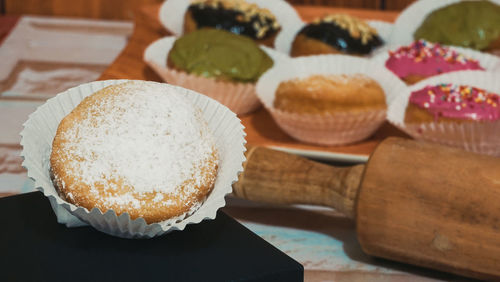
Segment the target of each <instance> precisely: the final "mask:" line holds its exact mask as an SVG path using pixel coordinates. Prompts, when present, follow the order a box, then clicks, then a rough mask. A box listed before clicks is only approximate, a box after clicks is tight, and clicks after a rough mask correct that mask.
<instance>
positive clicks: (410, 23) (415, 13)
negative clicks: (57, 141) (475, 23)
mask: <svg viewBox="0 0 500 282" xmlns="http://www.w3.org/2000/svg"><path fill="white" fill-rule="evenodd" d="M490 1H491V2H494V3H496V4H499V5H500V0H490ZM458 2H461V0H439V1H436V0H420V1H416V2H414V3H413V4H411V5H410V6H408V7H407V8H406V9H405V10H404V11H403V12H401V14H400V15H399V17H398V18H397V19H396V22H395V23H394V29H393V31H392V34H391V37H390V40H389V42H390V43H391V44H399V45H407V44H410V43H411V42H413V40H414V38H413V34H414V33H415V31H416V30H417V29H418V28H419V27H420V26H421V25H422V23H423V22H424V20H425V19H426V18H427V16H428V15H429V14H430V13H432V12H434V11H435V10H437V9H439V8H442V7H445V6H449V5H451V4H454V3H458Z"/></svg>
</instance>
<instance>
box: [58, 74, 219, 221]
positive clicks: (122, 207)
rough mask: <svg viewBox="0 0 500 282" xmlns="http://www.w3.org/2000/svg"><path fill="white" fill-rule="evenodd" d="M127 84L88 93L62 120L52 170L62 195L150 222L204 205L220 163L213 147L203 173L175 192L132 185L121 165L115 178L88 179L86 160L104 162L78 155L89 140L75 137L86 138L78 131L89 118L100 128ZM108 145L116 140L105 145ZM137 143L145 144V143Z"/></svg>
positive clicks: (92, 154) (79, 203) (201, 166)
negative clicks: (84, 172) (104, 106)
mask: <svg viewBox="0 0 500 282" xmlns="http://www.w3.org/2000/svg"><path fill="white" fill-rule="evenodd" d="M129 86H130V85H129ZM124 87H125V88H126V87H127V83H125V84H119V85H113V86H109V87H106V88H104V89H102V90H100V91H97V92H96V93H94V94H93V95H91V96H88V97H86V98H85V99H83V101H82V102H81V103H80V104H79V105H78V106H77V107H76V108H75V109H74V110H73V111H71V113H69V114H68V115H67V116H66V117H65V118H64V119H63V120H62V121H61V123H60V124H59V127H58V128H57V132H56V135H55V137H54V140H53V144H52V153H51V156H50V165H51V174H52V177H53V182H54V184H55V186H56V189H57V190H58V192H59V194H60V196H61V197H62V198H63V199H65V200H66V201H68V202H70V203H72V204H75V205H77V206H81V207H84V208H87V209H88V210H89V211H90V210H92V209H93V208H99V209H100V210H101V212H103V213H104V212H106V211H107V210H109V209H112V210H114V211H115V212H116V214H117V215H121V214H123V213H128V214H129V215H130V217H131V218H132V219H136V218H139V217H142V218H144V219H145V220H146V222H147V223H154V222H159V221H163V220H167V219H171V218H175V217H183V216H185V215H187V214H188V213H189V214H190V213H192V212H193V211H194V210H195V209H196V208H197V207H199V205H201V203H203V201H204V200H205V198H206V197H207V195H208V194H209V193H210V191H211V190H212V188H213V186H214V183H215V179H216V175H217V166H218V156H217V153H216V151H215V147H212V148H211V149H210V150H211V153H209V157H208V159H206V160H205V161H204V162H201V163H199V165H198V167H197V168H196V169H199V170H200V172H199V174H196V175H198V177H197V178H186V179H185V180H184V181H183V182H182V184H181V185H180V186H178V187H175V193H172V190H162V189H158V190H152V191H138V190H136V189H135V188H134V187H131V186H130V185H128V184H127V183H129V182H128V181H127V175H120V170H119V169H120V167H118V170H117V172H116V175H113V176H112V177H102V178H96V179H84V176H82V173H81V170H79V167H80V165H81V164H82V163H83V162H93V163H91V164H92V165H96V166H98V165H102V163H101V162H99V159H100V156H98V155H96V153H95V152H93V151H89V152H88V153H89V155H86V154H80V153H77V152H79V151H81V150H85V148H83V149H82V148H81V146H82V144H85V143H78V141H75V140H78V139H79V138H86V136H75V135H74V132H75V131H74V129H75V128H76V127H78V125H79V124H82V122H85V121H86V120H89V119H90V124H92V125H93V126H94V127H95V128H97V127H100V126H102V124H98V121H99V120H100V118H101V117H104V116H105V115H108V114H109V112H106V111H102V110H101V109H102V108H101V105H102V104H105V103H113V101H117V100H115V99H120V97H119V96H120V95H121V93H122V92H123V91H126V90H123V89H124ZM167 95H168V93H167ZM133 130H134V129H131V131H133ZM89 138H91V137H89ZM151 138H154V137H151ZM104 141H106V140H104ZM108 145H111V146H113V145H114V144H106V146H108ZM116 145H117V146H118V144H116ZM135 145H136V146H141V144H135ZM149 149H150V150H154V149H155V148H149ZM125 153H126V152H125ZM126 165H128V166H132V165H133V164H132V163H129V164H126ZM145 176H147V171H146V175H145ZM147 177H149V176H147ZM151 177H154V175H151ZM146 181H147V180H146ZM193 187H194V188H193Z"/></svg>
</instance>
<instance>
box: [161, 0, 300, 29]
mask: <svg viewBox="0 0 500 282" xmlns="http://www.w3.org/2000/svg"><path fill="white" fill-rule="evenodd" d="M245 1H246V2H248V3H255V4H257V5H258V6H259V7H260V8H265V9H268V10H269V11H270V12H271V13H272V14H273V15H274V16H275V17H276V19H277V21H278V23H279V24H280V25H281V31H280V32H279V34H280V33H282V32H287V30H288V29H289V28H290V27H294V26H296V25H297V24H300V23H302V20H301V19H300V16H299V15H298V14H297V11H295V9H294V8H293V7H292V6H291V5H290V4H288V2H286V1H284V0H272V1H269V0H245ZM190 3H191V1H190V0H167V1H165V2H163V5H161V8H160V13H159V18H160V22H161V24H162V25H163V26H164V27H165V28H166V29H168V30H169V31H170V32H172V33H173V34H174V35H182V34H183V29H184V14H186V11H187V9H188V7H189V4H190ZM279 34H278V35H279Z"/></svg>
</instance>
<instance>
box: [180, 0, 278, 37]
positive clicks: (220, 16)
mask: <svg viewBox="0 0 500 282" xmlns="http://www.w3.org/2000/svg"><path fill="white" fill-rule="evenodd" d="M188 11H189V12H191V15H192V16H193V19H194V21H195V22H196V25H197V27H198V28H203V27H212V28H216V29H223V30H227V31H230V32H232V33H235V34H239V35H245V36H248V37H250V38H253V39H266V38H269V37H271V36H272V35H273V34H274V33H275V32H276V31H277V30H278V29H276V28H274V27H273V21H272V20H271V19H269V18H264V19H263V21H264V24H265V26H266V27H267V28H268V29H267V31H266V32H264V34H263V35H261V34H259V29H256V28H255V26H256V25H261V24H262V23H263V22H262V21H261V20H260V19H259V15H258V14H256V15H254V16H252V17H251V18H250V21H241V20H238V18H241V17H242V15H243V13H242V12H240V11H237V10H231V9H225V8H224V7H221V6H218V7H216V8H214V7H212V6H207V5H191V6H189V8H188Z"/></svg>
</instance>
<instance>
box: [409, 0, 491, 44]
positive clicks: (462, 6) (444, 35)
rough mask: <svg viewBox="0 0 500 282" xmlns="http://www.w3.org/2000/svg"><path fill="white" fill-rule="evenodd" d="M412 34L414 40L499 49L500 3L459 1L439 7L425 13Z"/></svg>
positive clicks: (483, 0)
mask: <svg viewBox="0 0 500 282" xmlns="http://www.w3.org/2000/svg"><path fill="white" fill-rule="evenodd" d="M436 2H438V1H436ZM413 36H414V39H416V40H418V39H425V40H427V41H430V42H438V43H441V44H444V45H454V46H461V47H465V48H471V49H475V50H479V51H485V52H492V53H493V52H498V51H499V50H500V5H498V2H497V3H495V2H493V1H486V0H480V1H460V2H457V3H453V4H450V5H446V6H442V7H439V8H437V9H436V10H434V11H432V12H431V13H429V14H428V15H427V17H426V18H425V19H424V21H423V22H422V24H421V25H420V26H419V27H418V29H417V30H416V31H415V33H414V34H413Z"/></svg>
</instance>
